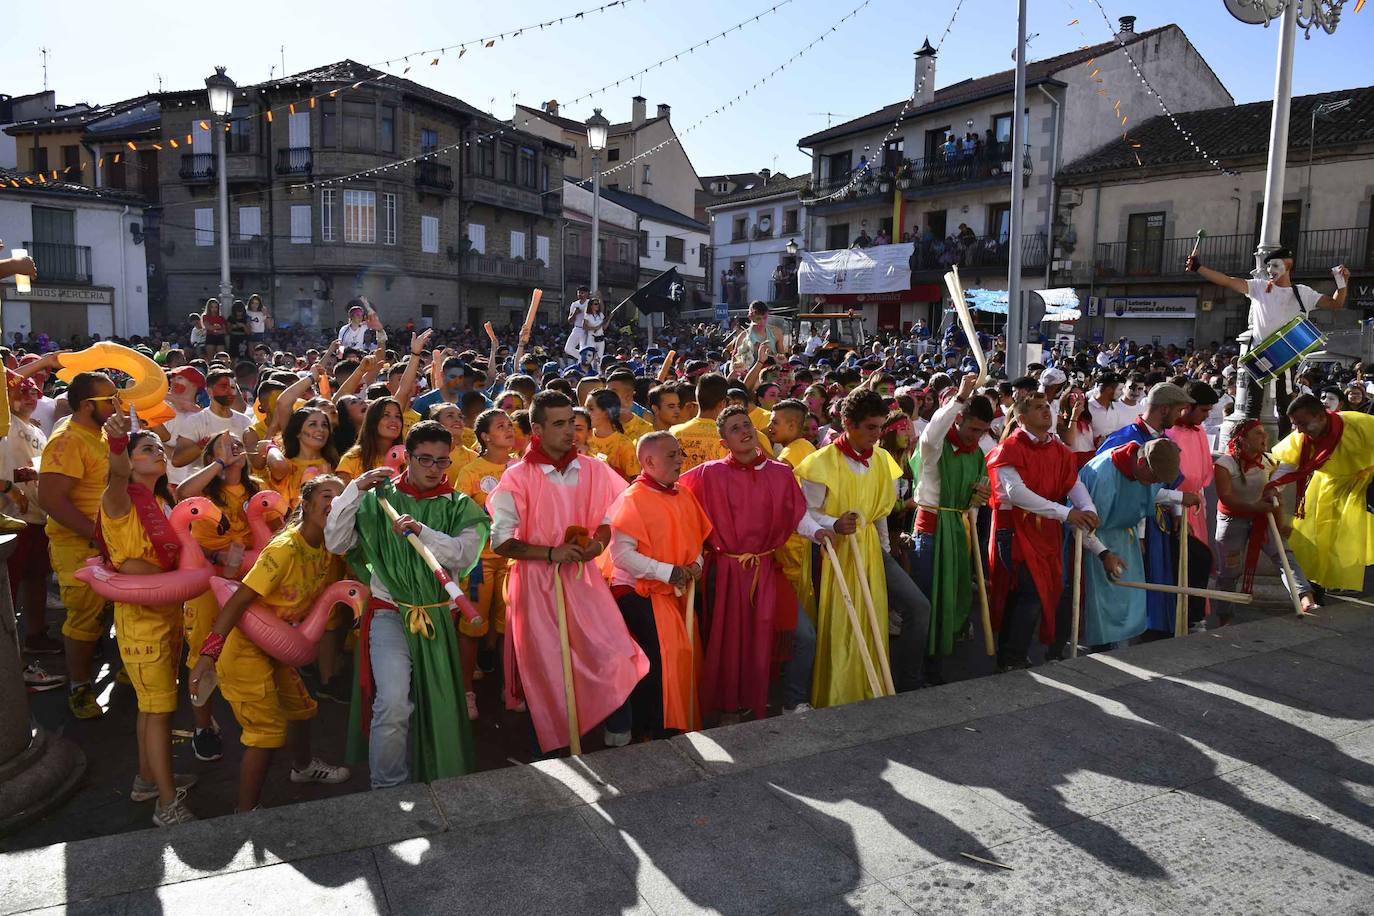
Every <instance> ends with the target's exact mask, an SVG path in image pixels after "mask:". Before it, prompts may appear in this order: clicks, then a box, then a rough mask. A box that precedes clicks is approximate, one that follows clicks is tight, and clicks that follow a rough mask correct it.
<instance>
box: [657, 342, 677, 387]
mask: <svg viewBox="0 0 1374 916" xmlns="http://www.w3.org/2000/svg"><path fill="white" fill-rule="evenodd" d="M675 359H677V351H676V350H669V351H668V355H667V356H666V357H665V358H664V360H663V365H661V366H659V367H658V380H659V381H660V382H661V381H663V380H664V379H666V378H667V377H668V373H669V372H670V371H672V368H673V360H675Z"/></svg>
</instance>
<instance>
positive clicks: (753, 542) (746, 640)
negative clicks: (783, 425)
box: [679, 407, 834, 722]
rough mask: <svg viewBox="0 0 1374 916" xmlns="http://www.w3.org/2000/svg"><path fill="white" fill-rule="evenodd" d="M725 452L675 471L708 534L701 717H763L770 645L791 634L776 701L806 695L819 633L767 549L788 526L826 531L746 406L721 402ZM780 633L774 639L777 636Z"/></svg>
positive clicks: (790, 702)
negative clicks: (710, 577) (710, 585)
mask: <svg viewBox="0 0 1374 916" xmlns="http://www.w3.org/2000/svg"><path fill="white" fill-rule="evenodd" d="M716 428H717V429H718V430H719V431H720V440H721V445H723V446H724V447H725V448H727V449H729V451H730V454H729V456H728V457H725V458H720V459H717V460H715V461H708V462H706V463H705V464H699V465H697V466H696V467H694V468H692V469H691V470H690V471H688V472H687V473H685V474H683V475H682V477H681V478H680V481H679V482H680V483H681V485H682V486H684V487H686V488H687V489H688V490H689V491H691V493H692V495H693V496H695V497H696V498H697V502H699V503H701V507H702V509H704V510H705V511H706V517H707V518H709V519H710V521H711V526H712V531H711V536H710V537H709V538H708V539H707V542H706V543H707V544H708V545H709V547H710V554H709V562H710V564H711V570H712V572H713V573H714V579H715V591H714V592H713V593H712V595H711V600H710V603H709V605H708V606H709V607H710V612H709V613H708V614H707V615H706V618H707V619H706V621H705V623H706V636H705V642H706V659H705V665H704V667H703V669H702V672H701V693H700V701H701V714H702V717H703V718H706V717H709V716H711V715H713V714H715V713H723V714H724V715H723V717H722V721H723V722H729V721H738V720H739V718H740V717H741V716H742V715H743V714H744V713H746V712H748V713H752V714H753V715H754V717H755V718H763V717H764V715H766V713H767V710H768V679H769V674H770V673H771V671H772V663H773V658H774V649H775V647H778V646H780V645H787V643H788V637H791V636H793V634H795V639H793V640H791V642H792V645H791V651H790V653H787V654H789V655H790V658H789V660H788V661H787V663H786V665H785V666H784V671H783V685H784V690H783V707H784V709H788V710H791V709H796V708H798V707H799V706H804V707H805V708H807V709H809V708H810V706H809V705H806V704H807V703H808V701H809V699H810V687H811V664H812V660H813V659H814V657H815V646H816V636H815V631H814V630H813V629H812V628H811V626H810V620H809V619H807V618H806V615H805V614H802V615H801V616H800V617H798V613H797V611H798V603H797V596H796V593H795V592H794V591H793V590H792V586H791V585H790V584H789V583H788V581H787V577H786V576H785V575H784V574H783V570H782V564H781V563H779V562H778V561H777V560H776V559H775V558H774V556H773V552H774V551H775V550H777V549H778V548H780V547H782V546H783V545H784V544H786V543H787V539H788V538H789V537H791V536H792V534H793V533H794V532H795V533H797V534H800V535H801V536H802V537H806V538H811V539H814V540H824V539H833V538H834V532H833V531H830V530H827V529H820V528H818V527H817V526H816V524H815V523H814V522H812V521H810V520H809V519H808V518H807V517H806V499H805V498H804V497H803V496H802V491H801V487H800V486H798V484H797V479H796V477H794V476H793V475H792V469H791V468H790V467H788V466H787V465H785V464H783V463H781V462H779V461H772V460H770V459H767V458H765V457H763V452H762V451H761V449H760V448H759V442H758V436H757V434H756V433H755V431H754V425H753V424H752V423H751V422H750V421H749V412H748V411H747V410H745V409H744V408H743V407H727V408H725V410H723V411H721V414H720V416H719V417H717V418H716ZM780 638H781V641H780Z"/></svg>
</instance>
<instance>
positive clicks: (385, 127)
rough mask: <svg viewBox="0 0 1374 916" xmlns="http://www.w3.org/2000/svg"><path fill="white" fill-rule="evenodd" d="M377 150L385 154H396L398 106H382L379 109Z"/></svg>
mask: <svg viewBox="0 0 1374 916" xmlns="http://www.w3.org/2000/svg"><path fill="white" fill-rule="evenodd" d="M377 150H378V151H379V152H383V153H394V152H396V106H394V105H380V106H378V108H377Z"/></svg>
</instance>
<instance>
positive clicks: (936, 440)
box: [916, 398, 965, 509]
mask: <svg viewBox="0 0 1374 916" xmlns="http://www.w3.org/2000/svg"><path fill="white" fill-rule="evenodd" d="M964 406H965V405H964V404H961V403H960V402H959V400H958V399H957V398H951V399H950V401H949V403H948V404H946V405H944V406H943V407H941V408H940V409H939V410H937V411H935V413H934V414H933V415H932V416H931V418H930V422H929V423H928V424H926V428H925V429H923V430H921V437H920V439H919V440H917V441H918V448H920V450H921V476H920V479H918V480H917V481H916V503H917V505H921V506H925V507H926V508H928V509H935V508H939V506H940V454H941V452H943V451H944V448H945V437H946V436H947V435H949V431H950V430H951V429H953V428H954V424H955V422H956V421H958V419H959V418H960V417H961V416H963V414H964Z"/></svg>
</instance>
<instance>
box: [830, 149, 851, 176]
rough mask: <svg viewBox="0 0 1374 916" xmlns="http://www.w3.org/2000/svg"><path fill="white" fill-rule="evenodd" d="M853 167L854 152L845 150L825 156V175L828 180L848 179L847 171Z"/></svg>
mask: <svg viewBox="0 0 1374 916" xmlns="http://www.w3.org/2000/svg"><path fill="white" fill-rule="evenodd" d="M853 169H854V153H853V152H851V151H850V150H845V151H844V152H843V153H831V154H830V155H829V156H826V157H825V177H826V178H827V179H829V180H830V181H840V180H842V179H848V178H849V173H850V172H851V171H853Z"/></svg>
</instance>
